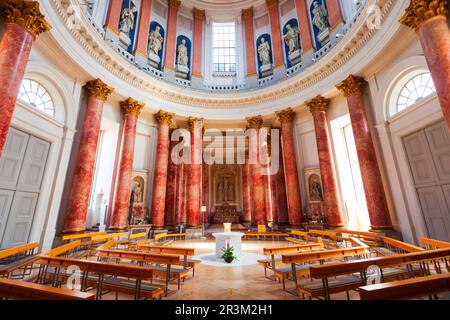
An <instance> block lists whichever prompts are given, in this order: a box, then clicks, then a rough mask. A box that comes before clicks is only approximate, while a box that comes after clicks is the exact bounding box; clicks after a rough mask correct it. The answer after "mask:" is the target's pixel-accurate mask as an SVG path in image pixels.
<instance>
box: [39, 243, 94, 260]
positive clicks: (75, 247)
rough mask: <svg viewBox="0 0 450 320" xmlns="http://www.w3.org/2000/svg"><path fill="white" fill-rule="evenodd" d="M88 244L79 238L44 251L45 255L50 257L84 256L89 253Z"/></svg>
mask: <svg viewBox="0 0 450 320" xmlns="http://www.w3.org/2000/svg"><path fill="white" fill-rule="evenodd" d="M90 245H91V243H90V242H89V241H88V242H81V240H75V241H73V242H69V243H67V244H63V245H62V246H59V247H56V248H53V249H51V250H50V251H48V252H46V253H45V255H47V256H50V257H58V256H63V257H70V258H85V257H87V256H88V255H89V253H90Z"/></svg>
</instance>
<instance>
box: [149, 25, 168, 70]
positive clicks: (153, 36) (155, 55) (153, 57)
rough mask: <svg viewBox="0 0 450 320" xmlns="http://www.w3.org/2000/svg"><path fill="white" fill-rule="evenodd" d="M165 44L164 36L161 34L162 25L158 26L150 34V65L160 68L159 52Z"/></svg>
mask: <svg viewBox="0 0 450 320" xmlns="http://www.w3.org/2000/svg"><path fill="white" fill-rule="evenodd" d="M163 44H164V38H163V36H162V35H161V27H160V26H156V27H155V30H153V31H152V32H150V34H149V36H148V59H149V61H150V65H151V66H152V67H154V68H156V69H157V68H159V64H160V62H161V58H160V57H159V52H160V51H161V50H162V47H163Z"/></svg>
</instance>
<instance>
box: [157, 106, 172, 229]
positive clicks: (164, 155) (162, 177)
mask: <svg viewBox="0 0 450 320" xmlns="http://www.w3.org/2000/svg"><path fill="white" fill-rule="evenodd" d="M173 116H174V114H173V113H168V112H165V111H162V110H160V111H159V112H158V113H157V114H156V115H155V119H156V121H157V122H158V124H159V127H158V146H157V150H156V163H155V176H154V182H153V199H152V223H153V226H154V227H155V228H163V227H164V211H165V204H166V191H167V171H168V165H169V145H170V137H169V126H170V124H171V122H172V117H173Z"/></svg>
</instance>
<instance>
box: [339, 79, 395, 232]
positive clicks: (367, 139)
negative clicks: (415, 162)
mask: <svg viewBox="0 0 450 320" xmlns="http://www.w3.org/2000/svg"><path fill="white" fill-rule="evenodd" d="M365 84H366V82H365V80H364V79H362V78H359V77H355V76H353V75H351V76H349V77H348V78H347V79H346V80H345V81H343V82H341V83H340V84H338V85H337V86H336V87H337V88H338V89H339V90H340V91H342V92H343V93H344V95H345V96H346V97H347V104H348V110H349V113H350V119H351V122H352V128H353V135H354V137H355V143H356V151H357V153H358V159H359V166H360V169H361V176H362V181H363V185H364V193H365V195H366V201H367V209H368V210H369V217H370V222H371V228H372V230H375V231H376V230H391V229H392V222H391V217H390V215H389V209H388V205H387V200H386V195H385V193H384V188H383V182H382V180H381V173H380V168H379V167H378V161H377V157H376V154H375V147H374V144H373V140H372V136H371V133H370V127H369V126H370V125H369V121H368V119H367V113H366V108H367V107H366V102H365V98H364V93H363V91H364V86H365Z"/></svg>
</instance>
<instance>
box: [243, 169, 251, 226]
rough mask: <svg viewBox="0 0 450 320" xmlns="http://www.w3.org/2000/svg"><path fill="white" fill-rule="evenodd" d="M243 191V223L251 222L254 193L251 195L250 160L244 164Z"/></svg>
mask: <svg viewBox="0 0 450 320" xmlns="http://www.w3.org/2000/svg"><path fill="white" fill-rule="evenodd" d="M242 191H243V192H242V193H243V204H244V215H243V218H242V220H243V221H242V222H243V223H251V221H252V204H251V201H252V195H251V172H250V165H249V163H248V161H246V163H245V164H243V165H242Z"/></svg>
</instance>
